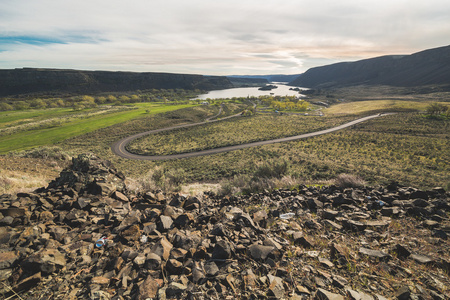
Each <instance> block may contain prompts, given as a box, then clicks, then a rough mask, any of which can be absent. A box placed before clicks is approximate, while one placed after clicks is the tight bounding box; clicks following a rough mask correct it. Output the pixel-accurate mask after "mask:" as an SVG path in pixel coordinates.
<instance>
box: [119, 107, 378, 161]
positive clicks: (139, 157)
mask: <svg viewBox="0 0 450 300" xmlns="http://www.w3.org/2000/svg"><path fill="white" fill-rule="evenodd" d="M383 115H386V114H376V115H371V116H367V117H364V118H360V119H356V120H354V121H351V122H348V123H345V124H342V125H339V126H336V127H332V128H329V129H325V130H320V131H316V132H310V133H305V134H301V135H295V136H290V137H285V138H279V139H273V140H267V141H259V142H253V143H247V144H241V145H235V146H226V147H221V148H214V149H208V150H202V151H197V152H189V153H179V154H171V155H138V154H133V153H130V152H128V151H127V150H126V148H125V147H126V145H128V143H130V142H131V141H132V140H135V139H137V138H140V137H142V136H145V135H149V134H154V133H158V132H163V131H168V130H173V129H177V128H186V127H192V126H197V125H202V124H206V123H209V122H214V121H205V122H200V123H193V124H186V125H178V126H172V127H167V128H161V129H155V130H150V131H146V132H141V133H138V134H135V135H132V136H129V137H126V138H124V139H122V140H120V141H117V142H115V143H114V144H113V145H112V146H111V150H112V151H113V153H114V154H116V155H118V156H121V157H123V158H128V159H137V160H169V159H179V158H188V157H195V156H203V155H211V154H217V153H222V152H228V151H234V150H240V149H245V148H250V147H256V146H262V145H268V144H274V143H281V142H289V141H294V140H299V139H304V138H308V137H313V136H317V135H321V134H326V133H331V132H334V131H338V130H341V129H344V128H347V127H350V126H353V125H355V124H358V123H361V122H364V121H367V120H370V119H373V118H377V117H380V116H383ZM235 116H237V115H234V116H229V117H227V118H231V117H235ZM223 119H225V118H223ZM223 119H222V120H223Z"/></svg>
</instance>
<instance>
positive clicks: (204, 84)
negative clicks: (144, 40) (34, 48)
mask: <svg viewBox="0 0 450 300" xmlns="http://www.w3.org/2000/svg"><path fill="white" fill-rule="evenodd" d="M231 87H233V85H232V84H231V82H230V81H229V80H228V78H227V77H225V76H203V75H186V74H170V73H138V72H109V71H80V70H60V69H34V68H23V69H12V70H0V96H10V95H19V94H29V93H98V92H122V91H123V92H125V91H135V90H146V89H177V88H180V89H187V90H192V89H201V90H217V89H225V88H231Z"/></svg>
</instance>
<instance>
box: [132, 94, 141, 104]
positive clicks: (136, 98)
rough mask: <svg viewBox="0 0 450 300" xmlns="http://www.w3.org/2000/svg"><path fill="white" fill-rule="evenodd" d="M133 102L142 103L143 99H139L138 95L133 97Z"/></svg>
mask: <svg viewBox="0 0 450 300" xmlns="http://www.w3.org/2000/svg"><path fill="white" fill-rule="evenodd" d="M130 98H131V102H133V103H134V102H140V100H141V97H139V96H138V95H131V97H130Z"/></svg>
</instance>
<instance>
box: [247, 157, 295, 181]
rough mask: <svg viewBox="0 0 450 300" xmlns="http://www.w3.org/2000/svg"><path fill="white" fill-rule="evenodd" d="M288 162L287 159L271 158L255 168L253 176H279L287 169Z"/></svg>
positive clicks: (284, 173)
mask: <svg viewBox="0 0 450 300" xmlns="http://www.w3.org/2000/svg"><path fill="white" fill-rule="evenodd" d="M289 167H290V164H289V162H288V161H287V160H284V159H283V160H281V161H278V160H275V161H274V160H271V161H268V162H266V163H264V164H262V165H260V166H258V168H257V169H256V171H255V173H254V174H253V177H255V179H257V178H281V177H283V176H284V175H286V174H287V173H288V171H289Z"/></svg>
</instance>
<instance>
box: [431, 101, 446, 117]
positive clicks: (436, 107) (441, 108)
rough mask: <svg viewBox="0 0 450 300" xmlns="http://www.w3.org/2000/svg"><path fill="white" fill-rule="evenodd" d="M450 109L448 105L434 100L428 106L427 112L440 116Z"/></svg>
mask: <svg viewBox="0 0 450 300" xmlns="http://www.w3.org/2000/svg"><path fill="white" fill-rule="evenodd" d="M448 110H449V107H448V106H446V105H444V104H441V103H437V102H433V103H431V104H430V105H428V106H427V114H429V115H430V116H440V115H443V114H445V113H446V112H447V111H448Z"/></svg>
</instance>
